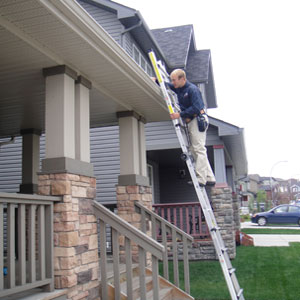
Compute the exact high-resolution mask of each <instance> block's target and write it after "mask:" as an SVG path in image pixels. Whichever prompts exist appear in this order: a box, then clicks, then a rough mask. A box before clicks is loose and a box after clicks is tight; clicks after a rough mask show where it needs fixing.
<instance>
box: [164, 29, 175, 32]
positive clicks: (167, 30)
mask: <svg viewBox="0 0 300 300" xmlns="http://www.w3.org/2000/svg"><path fill="white" fill-rule="evenodd" d="M171 31H173V29H166V30H165V31H164V32H171Z"/></svg>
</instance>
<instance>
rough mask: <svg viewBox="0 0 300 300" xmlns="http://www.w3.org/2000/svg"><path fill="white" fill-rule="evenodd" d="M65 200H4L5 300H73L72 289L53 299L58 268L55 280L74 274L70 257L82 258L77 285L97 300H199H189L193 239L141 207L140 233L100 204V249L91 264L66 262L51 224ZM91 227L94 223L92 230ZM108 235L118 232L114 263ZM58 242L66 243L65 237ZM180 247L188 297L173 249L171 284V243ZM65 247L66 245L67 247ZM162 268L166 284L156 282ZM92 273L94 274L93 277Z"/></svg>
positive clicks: (1, 288) (0, 253)
mask: <svg viewBox="0 0 300 300" xmlns="http://www.w3.org/2000/svg"><path fill="white" fill-rule="evenodd" d="M61 200H62V198H61V197H49V196H39V195H23V194H10V193H0V222H1V223H0V224H4V225H5V226H1V227H0V238H1V240H2V241H3V242H2V243H1V244H0V245H1V248H0V268H1V272H0V297H1V298H2V297H5V299H10V300H13V299H27V298H26V297H29V299H35V297H38V298H36V299H57V300H58V299H59V300H63V299H66V297H67V295H69V296H68V297H70V289H62V290H60V291H59V290H56V291H54V283H55V281H56V280H55V277H54V268H55V269H56V270H57V264H60V265H61V266H62V264H64V265H65V267H64V269H65V271H60V272H57V271H55V273H56V278H57V276H58V275H59V274H67V273H68V272H71V271H72V264H73V263H74V262H73V263H72V257H73V259H74V258H75V257H76V258H77V259H80V260H81V261H82V262H83V265H82V266H81V267H80V268H77V269H74V275H75V276H76V278H77V282H78V283H84V282H90V283H89V285H88V287H89V289H90V290H91V289H92V290H94V292H93V295H94V296H93V297H94V298H95V299H96V298H98V296H99V295H101V297H102V299H146V297H149V295H152V297H153V299H164V297H166V299H193V298H192V297H191V296H189V290H190V286H189V262H188V247H189V245H190V244H191V242H192V241H193V238H192V237H191V236H190V235H187V234H185V233H184V232H183V231H181V230H180V229H178V228H176V227H175V226H174V225H172V224H171V223H169V222H168V221H165V220H163V219H162V218H160V217H159V216H158V215H156V214H155V213H154V212H152V211H151V210H148V209H147V208H145V207H144V206H143V205H141V204H139V203H138V202H136V203H135V205H134V209H135V210H136V211H138V214H139V215H140V218H141V229H142V230H141V231H140V230H138V229H136V227H134V226H132V225H130V224H128V223H127V222H126V221H124V220H123V219H121V218H120V217H118V216H117V215H115V214H114V213H113V212H111V211H110V210H109V209H107V208H105V207H104V206H102V205H101V204H98V203H97V202H93V204H92V205H93V207H94V209H93V211H94V214H95V216H96V218H97V220H98V221H97V223H98V229H97V230H96V234H97V236H98V239H99V246H98V243H96V245H94V246H93V247H90V246H91V245H90V244H89V248H92V249H90V250H91V251H90V252H89V255H88V256H86V255H85V253H84V252H80V251H79V252H78V251H76V253H77V254H76V255H75V256H72V257H68V256H67V254H62V252H63V251H64V250H63V248H62V247H57V246H58V245H57V243H60V242H58V241H57V240H56V238H55V237H54V235H55V234H54V227H57V226H58V224H57V223H56V222H55V219H56V218H57V216H56V217H53V216H54V211H56V212H57V211H58V209H57V208H56V209H54V203H56V205H61ZM55 214H57V213H55ZM84 219H85V218H84ZM150 222H151V225H149V224H150ZM90 223H93V220H90V222H89V223H88V224H90ZM16 224H17V226H16ZM86 225H87V224H86ZM149 226H150V227H149ZM84 228H87V226H85V227H84ZM108 228H109V229H110V230H111V232H112V240H113V257H112V258H113V260H110V259H108V257H107V248H106V245H107V243H106V239H107V229H108ZM147 228H152V234H151V236H152V238H151V237H149V236H148V235H147V234H146V232H147ZM83 230H86V229H83V228H82V229H81V234H82V233H83ZM158 231H160V232H161V234H160V238H161V240H162V244H160V243H158V242H157V240H158V239H157V236H156V232H158ZM66 234H67V233H66ZM58 239H59V240H61V238H60V237H58ZM178 241H182V242H183V243H184V245H185V247H184V257H185V259H184V282H185V285H184V289H185V291H183V290H180V289H179V288H178V287H179V269H178V254H177V247H173V259H172V261H173V266H174V278H173V280H174V283H175V284H174V285H173V284H171V283H170V282H169V271H168V270H169V269H168V264H169V257H168V256H167V251H168V250H167V247H168V246H167V245H168V243H171V244H172V245H173V246H175V245H176V244H177V243H178ZM61 242H62V243H65V245H67V244H68V241H67V240H61ZM55 245H56V246H55ZM54 246H55V248H54ZM78 247H79V245H77V244H74V247H67V248H66V249H65V250H68V252H70V251H71V249H77V250H78V249H79V248H78ZM93 249H95V250H96V257H95V258H96V260H94V259H93V256H94V255H93V256H91V255H92V253H93V251H94V250H93ZM74 254H75V253H74ZM98 255H99V258H98ZM70 259H71V261H70ZM99 259H100V260H99ZM98 260H99V264H98ZM93 261H94V262H93ZM159 261H162V262H163V266H164V268H163V269H164V271H163V277H161V276H159V274H158V262H159ZM91 265H92V266H93V268H92V269H89V267H90V266H91ZM84 270H87V271H84ZM39 291H44V293H45V295H43V293H38V292H39ZM85 296H88V293H87V292H85V291H84V290H83V291H82V292H81V293H80V297H85ZM90 296H91V294H90ZM124 297H125V298H124ZM170 297H171V298H170ZM147 299H148V298H147Z"/></svg>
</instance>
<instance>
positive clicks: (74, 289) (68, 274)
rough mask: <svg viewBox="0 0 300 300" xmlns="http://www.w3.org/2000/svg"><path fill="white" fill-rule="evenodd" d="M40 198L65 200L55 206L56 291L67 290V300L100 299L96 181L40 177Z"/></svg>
mask: <svg viewBox="0 0 300 300" xmlns="http://www.w3.org/2000/svg"><path fill="white" fill-rule="evenodd" d="M39 194H41V195H51V196H63V200H62V202H59V203H56V204H54V276H55V288H56V289H62V288H68V295H67V297H68V299H72V300H78V299H88V300H92V299H93V300H94V299H97V300H99V299H100V295H99V280H98V273H99V262H98V260H99V259H98V236H97V220H96V217H95V216H94V214H93V207H92V202H93V199H94V198H95V195H96V179H95V178H94V177H86V176H79V175H74V174H50V175H39Z"/></svg>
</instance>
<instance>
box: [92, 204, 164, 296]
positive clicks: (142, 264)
mask: <svg viewBox="0 0 300 300" xmlns="http://www.w3.org/2000/svg"><path fill="white" fill-rule="evenodd" d="M94 213H95V215H96V217H97V218H98V222H99V223H100V232H99V238H100V272H101V282H102V285H101V293H102V299H108V288H107V285H106V284H105V283H106V282H107V256H106V225H109V226H110V227H111V228H112V242H113V243H112V244H113V273H114V287H115V290H114V292H115V299H121V291H120V259H119V254H120V252H119V250H120V241H119V240H120V239H119V238H120V236H121V237H124V248H125V264H126V277H127V281H126V282H127V283H126V284H127V297H128V299H133V282H132V277H133V274H132V249H131V248H132V244H133V243H134V244H136V245H138V258H139V259H138V263H139V281H140V294H141V299H146V281H145V278H146V257H147V255H146V253H147V252H148V253H150V254H151V259H152V280H153V299H159V298H158V297H159V280H158V261H159V260H162V258H163V256H164V252H165V248H164V247H163V246H162V245H161V244H159V243H158V242H156V241H154V240H153V239H151V238H150V237H149V236H147V235H146V234H144V233H143V232H141V231H140V230H138V229H136V228H135V227H134V226H132V225H131V224H129V223H127V222H126V221H124V220H123V219H121V218H120V217H119V216H117V215H115V214H114V213H113V212H111V211H110V210H108V209H107V208H105V207H104V206H103V205H101V204H99V203H97V202H94Z"/></svg>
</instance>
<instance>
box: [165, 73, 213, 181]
mask: <svg viewBox="0 0 300 300" xmlns="http://www.w3.org/2000/svg"><path fill="white" fill-rule="evenodd" d="M170 79H171V83H168V85H169V87H170V89H171V90H172V91H173V92H175V93H176V95H177V98H178V101H179V106H180V110H181V112H180V113H178V112H174V113H171V114H170V116H171V119H172V120H174V119H179V118H180V117H181V118H182V119H183V120H184V121H185V122H186V124H187V127H188V132H189V137H190V141H191V147H190V150H191V152H192V155H193V157H194V160H195V171H196V176H197V179H198V181H199V185H200V186H202V187H203V186H205V185H208V186H214V185H215V183H216V179H215V176H214V174H213V172H212V169H211V166H210V163H209V161H208V158H207V153H206V147H205V141H206V131H207V128H208V116H207V115H206V113H205V110H204V102H203V99H202V95H201V92H200V90H199V89H198V87H197V86H195V85H194V84H192V83H190V82H189V81H188V80H187V79H186V74H185V72H184V71H183V70H181V69H176V70H174V71H173V72H172V73H171V74H170ZM188 183H189V184H191V185H193V182H192V181H189V182H188Z"/></svg>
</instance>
